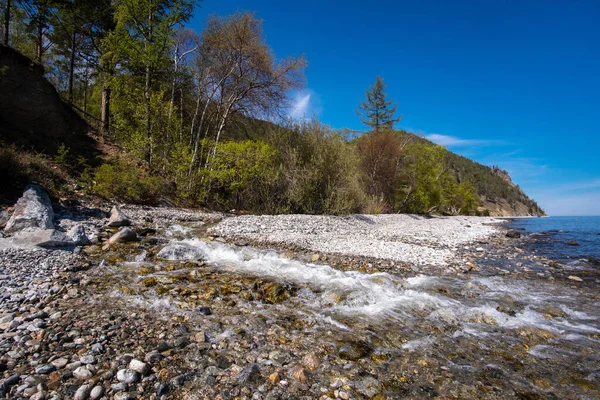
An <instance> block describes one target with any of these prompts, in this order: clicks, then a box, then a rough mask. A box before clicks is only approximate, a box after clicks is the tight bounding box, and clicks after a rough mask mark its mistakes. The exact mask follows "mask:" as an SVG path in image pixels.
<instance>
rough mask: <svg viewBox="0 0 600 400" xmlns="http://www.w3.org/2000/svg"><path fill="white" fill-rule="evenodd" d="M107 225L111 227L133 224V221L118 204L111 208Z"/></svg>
mask: <svg viewBox="0 0 600 400" xmlns="http://www.w3.org/2000/svg"><path fill="white" fill-rule="evenodd" d="M107 225H108V226H110V227H119V226H129V225H131V221H129V218H127V216H126V215H125V214H123V211H121V207H119V206H118V205H117V206H114V207H113V208H112V209H111V210H110V217H109V218H108V224H107Z"/></svg>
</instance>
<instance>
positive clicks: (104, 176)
mask: <svg viewBox="0 0 600 400" xmlns="http://www.w3.org/2000/svg"><path fill="white" fill-rule="evenodd" d="M94 181H95V185H94V187H93V191H94V192H95V193H96V194H98V195H100V196H102V197H104V198H107V199H110V198H116V199H119V200H123V201H130V202H135V203H142V204H144V203H146V204H147V203H153V202H156V200H157V199H158V198H160V197H161V196H164V195H169V194H170V193H169V192H168V190H166V186H165V182H164V180H163V179H162V178H161V177H159V176H156V175H153V174H151V173H150V172H149V171H148V170H147V169H146V168H144V167H143V166H140V165H138V164H136V163H135V162H132V161H131V160H130V159H126V158H125V157H121V158H116V159H113V160H111V161H110V162H108V163H106V164H103V165H101V166H100V167H98V168H97V169H96V172H95V175H94Z"/></svg>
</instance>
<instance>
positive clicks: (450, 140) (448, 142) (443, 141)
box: [424, 133, 506, 147]
mask: <svg viewBox="0 0 600 400" xmlns="http://www.w3.org/2000/svg"><path fill="white" fill-rule="evenodd" d="M424 136H425V139H427V140H430V141H432V142H433V143H437V144H439V145H441V146H445V147H470V146H479V147H483V146H497V145H503V144H506V143H504V142H503V141H501V140H485V139H461V138H458V137H456V136H450V135H441V134H439V133H429V134H426V135H424Z"/></svg>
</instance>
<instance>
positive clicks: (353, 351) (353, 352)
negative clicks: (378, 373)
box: [338, 342, 373, 361]
mask: <svg viewBox="0 0 600 400" xmlns="http://www.w3.org/2000/svg"><path fill="white" fill-rule="evenodd" d="M372 352H373V348H372V347H371V346H370V345H369V344H368V343H366V342H347V343H344V344H343V345H342V346H341V347H340V348H339V350H338V355H339V356H340V358H342V359H344V360H350V361H356V360H359V359H361V358H363V357H366V356H368V355H369V354H371V353H372Z"/></svg>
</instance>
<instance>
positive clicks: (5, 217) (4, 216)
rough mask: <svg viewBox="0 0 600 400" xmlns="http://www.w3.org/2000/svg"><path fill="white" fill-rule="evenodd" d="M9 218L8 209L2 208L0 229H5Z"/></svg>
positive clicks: (0, 211)
mask: <svg viewBox="0 0 600 400" xmlns="http://www.w3.org/2000/svg"><path fill="white" fill-rule="evenodd" d="M9 218H10V215H8V213H7V212H6V210H0V229H4V227H5V226H6V223H7V222H8V219H9Z"/></svg>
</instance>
